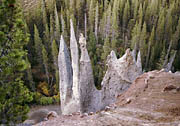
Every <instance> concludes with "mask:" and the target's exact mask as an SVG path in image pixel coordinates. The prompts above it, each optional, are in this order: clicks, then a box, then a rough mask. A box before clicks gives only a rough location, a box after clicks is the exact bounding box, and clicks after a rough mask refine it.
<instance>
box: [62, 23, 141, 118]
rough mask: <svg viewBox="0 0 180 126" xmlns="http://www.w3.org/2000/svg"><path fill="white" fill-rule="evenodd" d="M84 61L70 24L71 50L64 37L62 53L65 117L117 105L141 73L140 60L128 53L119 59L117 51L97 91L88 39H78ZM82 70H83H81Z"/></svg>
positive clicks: (112, 56)
mask: <svg viewBox="0 0 180 126" xmlns="http://www.w3.org/2000/svg"><path fill="white" fill-rule="evenodd" d="M79 44H80V50H81V57H80V62H79V52H78V44H77V41H76V38H75V33H74V28H73V24H72V21H71V38H70V50H71V59H70V56H69V52H68V49H67V47H66V44H65V42H64V39H63V37H61V42H60V51H59V59H58V60H59V61H58V62H59V73H60V74H59V75H60V96H61V109H62V114H64V115H66V114H71V113H74V112H78V111H81V113H85V112H86V113H89V112H95V111H97V110H100V109H103V108H104V107H105V106H107V105H109V104H111V103H113V102H115V100H116V98H117V96H118V95H120V94H121V93H122V92H124V91H125V90H126V89H127V88H129V86H130V84H131V83H132V82H133V81H134V80H135V79H136V78H137V77H138V76H139V75H140V74H141V73H142V65H141V56H140V52H139V53H138V56H137V60H136V58H135V56H134V55H133V54H135V53H132V52H131V51H130V49H128V50H127V51H126V53H125V54H124V56H123V57H121V58H120V59H117V57H116V54H115V52H114V51H112V52H111V54H110V55H109V56H108V57H107V66H108V69H107V72H106V74H105V77H104V78H103V81H102V83H101V85H102V90H97V89H96V87H95V85H94V77H93V71H92V66H91V60H90V57H89V55H88V51H87V48H86V39H85V37H84V36H83V35H82V34H81V35H80V38H79ZM79 66H80V67H79Z"/></svg>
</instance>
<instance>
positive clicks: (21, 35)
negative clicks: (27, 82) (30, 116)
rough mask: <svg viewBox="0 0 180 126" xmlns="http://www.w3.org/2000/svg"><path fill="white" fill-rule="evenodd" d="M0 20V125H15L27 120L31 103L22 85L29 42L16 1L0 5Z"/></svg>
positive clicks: (6, 0)
mask: <svg viewBox="0 0 180 126" xmlns="http://www.w3.org/2000/svg"><path fill="white" fill-rule="evenodd" d="M0 19H1V21H0V92H1V95H0V124H16V123H20V122H22V121H24V120H25V119H26V118H27V116H26V114H27V112H28V111H29V108H28V106H27V103H28V102H30V101H32V96H31V94H30V92H29V90H28V89H27V88H26V87H25V86H24V81H23V75H24V71H26V70H27V67H28V66H27V62H26V56H27V52H26V51H25V50H24V46H25V45H26V44H27V42H28V41H29V38H28V35H27V33H26V32H25V24H24V22H23V20H22V14H21V12H20V9H19V8H18V6H17V5H16V1H15V0H2V1H1V2H0Z"/></svg>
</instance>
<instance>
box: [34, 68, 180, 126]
mask: <svg viewBox="0 0 180 126" xmlns="http://www.w3.org/2000/svg"><path fill="white" fill-rule="evenodd" d="M179 124H180V75H178V74H172V73H167V72H161V71H152V72H148V73H145V74H143V75H141V76H140V77H138V78H137V79H136V80H135V82H134V83H133V84H132V86H131V87H130V88H129V89H128V90H127V91H126V92H125V93H123V94H122V95H121V96H119V97H118V100H117V102H116V104H113V105H110V107H107V108H106V110H103V111H100V112H97V113H96V114H89V115H88V116H85V115H79V114H78V113H76V114H73V115H69V116H60V117H58V118H55V119H52V120H48V121H45V122H41V123H39V124H37V126H42V125H46V126H50V125H53V126H62V125H63V126H75V125H78V126H108V125H109V126H146V125H148V126H178V125H179Z"/></svg>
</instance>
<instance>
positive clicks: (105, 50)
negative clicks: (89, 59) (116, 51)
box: [101, 38, 111, 60]
mask: <svg viewBox="0 0 180 126" xmlns="http://www.w3.org/2000/svg"><path fill="white" fill-rule="evenodd" d="M110 47H111V44H110V40H109V38H106V39H105V42H104V45H103V53H102V56H101V58H102V59H103V60H106V58H107V56H108V55H109V53H110V51H111V48H110Z"/></svg>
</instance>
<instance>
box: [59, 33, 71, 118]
mask: <svg viewBox="0 0 180 126" xmlns="http://www.w3.org/2000/svg"><path fill="white" fill-rule="evenodd" d="M58 65H59V76H60V85H59V88H60V95H61V110H62V114H68V113H69V111H71V112H73V111H74V110H73V108H72V109H71V110H70V109H68V108H67V107H66V106H70V102H72V86H73V74H72V67H71V61H70V56H69V51H68V49H67V46H66V43H65V42H64V39H63V36H61V40H60V47H59V56H58ZM66 108H67V109H66Z"/></svg>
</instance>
